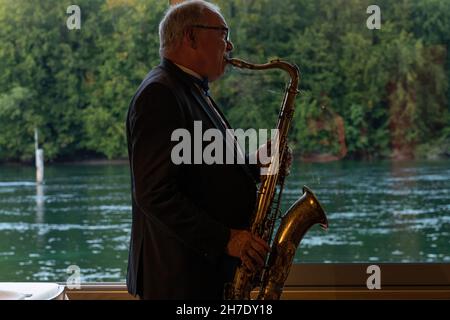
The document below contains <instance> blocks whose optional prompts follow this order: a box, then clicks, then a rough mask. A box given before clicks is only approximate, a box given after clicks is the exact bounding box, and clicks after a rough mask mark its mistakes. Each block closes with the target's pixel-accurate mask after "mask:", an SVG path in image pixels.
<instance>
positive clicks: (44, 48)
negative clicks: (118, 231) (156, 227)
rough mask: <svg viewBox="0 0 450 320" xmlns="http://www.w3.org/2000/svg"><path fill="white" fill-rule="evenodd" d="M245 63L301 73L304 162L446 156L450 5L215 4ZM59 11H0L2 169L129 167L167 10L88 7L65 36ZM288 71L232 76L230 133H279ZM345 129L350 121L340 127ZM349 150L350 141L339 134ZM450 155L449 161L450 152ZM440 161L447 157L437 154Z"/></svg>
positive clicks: (322, 0) (32, 4)
mask: <svg viewBox="0 0 450 320" xmlns="http://www.w3.org/2000/svg"><path fill="white" fill-rule="evenodd" d="M217 4H218V5H219V6H220V7H221V8H222V12H223V14H224V15H225V18H226V19H227V21H228V24H229V25H230V27H231V38H232V41H233V43H234V46H235V50H234V55H235V56H237V57H241V58H245V59H247V60H249V61H251V62H255V63H256V62H266V61H268V60H269V59H271V58H274V57H279V58H282V59H285V60H288V61H291V62H293V63H296V64H297V65H299V67H300V70H301V81H300V89H301V93H300V95H299V96H298V98H297V103H296V105H297V108H296V113H295V115H294V120H293V123H292V130H291V137H290V138H291V141H292V142H293V147H294V148H295V149H296V151H297V152H299V153H301V154H303V155H306V156H307V155H314V154H334V155H336V154H338V153H339V152H341V151H342V144H345V146H346V150H347V157H353V158H371V157H388V156H391V155H392V154H410V155H415V156H418V157H434V156H435V155H436V156H437V155H443V154H446V153H445V152H443V151H442V150H444V149H446V148H447V147H448V145H449V139H450V133H449V132H450V129H449V123H450V115H449V108H448V101H449V99H450V88H449V85H448V83H449V78H450V54H449V53H448V52H449V42H450V33H449V32H448V30H450V0H444V1H442V0H423V1H416V0H400V1H389V0H380V1H378V2H377V4H378V5H379V6H380V8H381V15H382V21H381V22H382V25H381V30H369V29H367V27H366V19H367V18H368V14H367V13H366V9H367V7H368V6H369V5H371V4H372V2H371V1H368V0H336V1H329V0H317V1H313V0H281V1H275V0H226V1H225V0H218V1H217ZM68 5H69V4H68V3H64V2H61V1H57V0H42V1H39V2H36V1H17V0H0V43H1V45H0V70H1V72H0V160H20V161H29V160H31V159H33V155H34V152H33V147H34V140H33V139H34V136H33V132H34V128H35V127H38V128H39V130H40V143H41V144H42V145H43V147H44V149H45V156H46V159H47V160H58V159H62V158H64V159H66V158H73V157H78V156H82V155H84V154H89V155H98V156H102V157H107V158H121V157H126V146H125V126H124V121H125V115H126V111H127V107H128V103H129V101H130V99H131V98H132V95H133V93H134V91H135V89H136V88H137V86H138V85H139V83H140V82H141V81H142V79H143V78H144V76H145V74H146V73H147V72H148V71H149V70H150V69H151V68H152V67H154V66H155V65H157V64H158V63H159V52H158V49H159V39H158V32H157V30H158V24H159V21H160V19H161V17H162V15H163V13H164V11H165V10H166V9H167V1H159V0H145V1H144V0H79V1H77V5H79V6H80V7H81V10H82V26H81V30H72V31H70V30H68V29H67V27H66V19H67V17H68V15H67V14H66V8H67V6H68ZM286 80H287V79H286V75H285V74H284V73H283V72H278V71H271V72H246V71H242V70H234V71H233V72H228V73H227V74H226V75H225V76H224V77H223V79H222V80H221V81H218V82H217V83H215V84H213V86H212V93H213V95H214V97H215V98H216V100H217V101H218V102H219V104H220V105H221V106H222V107H223V109H224V112H225V114H226V115H227V116H228V118H229V120H230V122H231V124H232V125H233V127H236V128H243V129H247V128H274V127H275V125H276V121H277V116H278V112H279V106H280V103H281V99H282V96H283V91H284V87H285V82H286ZM341 120H342V121H341ZM339 121H341V122H342V123H343V128H344V129H345V136H344V137H345V139H344V140H345V141H341V140H342V139H341V136H342V130H341V129H342V128H341V127H342V126H341V127H340V125H339V123H340V122H339ZM447 149H448V148H447ZM439 150H441V151H439Z"/></svg>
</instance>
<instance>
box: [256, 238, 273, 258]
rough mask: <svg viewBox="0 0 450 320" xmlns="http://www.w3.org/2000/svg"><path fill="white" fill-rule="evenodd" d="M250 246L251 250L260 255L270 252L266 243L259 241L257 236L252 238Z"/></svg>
mask: <svg viewBox="0 0 450 320" xmlns="http://www.w3.org/2000/svg"><path fill="white" fill-rule="evenodd" d="M252 240H253V241H252V246H253V248H254V249H255V250H256V251H258V252H261V253H264V254H265V253H267V252H268V251H270V247H269V245H268V244H267V242H265V241H264V240H263V239H261V238H260V237H257V236H253V237H252Z"/></svg>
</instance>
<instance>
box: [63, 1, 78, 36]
mask: <svg viewBox="0 0 450 320" xmlns="http://www.w3.org/2000/svg"><path fill="white" fill-rule="evenodd" d="M66 13H67V14H70V17H68V18H67V22H66V25H67V29H69V30H74V29H77V30H80V29H81V9H80V7H79V6H77V5H71V6H68V7H67V10H66Z"/></svg>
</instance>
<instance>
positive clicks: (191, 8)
mask: <svg viewBox="0 0 450 320" xmlns="http://www.w3.org/2000/svg"><path fill="white" fill-rule="evenodd" d="M205 10H209V11H212V12H215V13H217V14H219V15H221V13H220V8H219V7H218V6H216V5H214V4H212V3H209V2H206V1H202V0H188V1H183V2H181V3H179V4H176V5H174V6H170V8H169V9H168V10H167V12H166V14H165V15H164V18H163V19H162V20H161V22H160V24H159V54H160V55H161V57H163V56H164V55H165V54H167V53H169V52H170V51H171V50H175V49H176V48H177V46H178V45H179V44H180V43H181V40H182V39H183V36H184V32H185V31H186V28H188V27H189V26H192V25H194V24H201V23H202V21H201V19H202V18H203V12H204V11H205Z"/></svg>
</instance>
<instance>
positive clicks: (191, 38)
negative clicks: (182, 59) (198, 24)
mask: <svg viewBox="0 0 450 320" xmlns="http://www.w3.org/2000/svg"><path fill="white" fill-rule="evenodd" d="M184 39H185V41H187V44H188V45H189V46H190V47H191V48H192V49H197V39H196V37H195V33H194V29H193V28H188V29H186V31H185V32H184Z"/></svg>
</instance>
